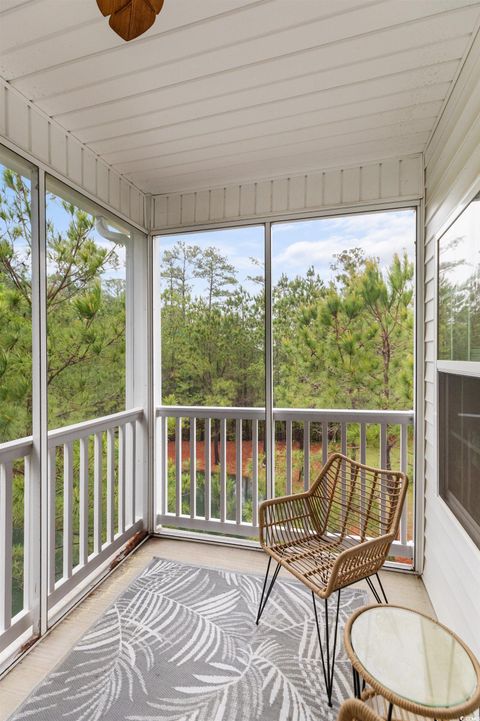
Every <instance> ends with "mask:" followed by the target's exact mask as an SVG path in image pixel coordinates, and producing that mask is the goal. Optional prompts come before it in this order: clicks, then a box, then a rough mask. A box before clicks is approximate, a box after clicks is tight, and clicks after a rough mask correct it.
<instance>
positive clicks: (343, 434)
mask: <svg viewBox="0 0 480 721" xmlns="http://www.w3.org/2000/svg"><path fill="white" fill-rule="evenodd" d="M340 449H341V453H342V454H343V455H344V456H346V455H347V424H346V423H341V424H340ZM341 477H342V508H341V512H340V518H341V522H342V525H343V523H344V521H345V511H346V507H347V475H346V467H345V463H342V474H341Z"/></svg>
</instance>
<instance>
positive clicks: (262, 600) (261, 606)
mask: <svg viewBox="0 0 480 721" xmlns="http://www.w3.org/2000/svg"><path fill="white" fill-rule="evenodd" d="M271 562H272V557H271V556H269V557H268V566H267V572H266V574H265V580H264V582H263V588H262V595H261V598H260V603H259V606H258V613H257V620H256V621H255V623H256V624H257V626H258V624H259V621H260V619H261V617H262V614H263V612H264V610H265V606H266V605H267V601H268V598H269V596H270V594H271V592H272V588H273V587H274V585H275V581H276V580H277V576H278V574H279V571H280V564H279V563H277V567H276V569H275V571H274V573H273V576H272V580H271V581H270V585H269V587H268V591H267V593H266V594H265V589H266V587H267V581H268V574H269V572H270V564H271Z"/></svg>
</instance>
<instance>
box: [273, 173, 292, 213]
mask: <svg viewBox="0 0 480 721" xmlns="http://www.w3.org/2000/svg"><path fill="white" fill-rule="evenodd" d="M288 190H289V179H288V178H281V179H280V180H275V181H274V182H273V184H272V212H274V213H283V212H284V211H285V210H288Z"/></svg>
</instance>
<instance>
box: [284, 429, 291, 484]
mask: <svg viewBox="0 0 480 721" xmlns="http://www.w3.org/2000/svg"><path fill="white" fill-rule="evenodd" d="M285 437H286V444H287V447H286V449H285V455H286V459H285V460H286V464H287V473H286V482H287V487H286V492H287V496H289V495H290V494H291V493H292V451H293V448H292V446H293V434H292V421H287V427H286V433H285Z"/></svg>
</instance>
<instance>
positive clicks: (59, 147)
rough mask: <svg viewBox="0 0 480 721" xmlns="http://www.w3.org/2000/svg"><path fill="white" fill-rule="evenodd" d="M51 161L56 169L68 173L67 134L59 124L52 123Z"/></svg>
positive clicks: (63, 173) (64, 173)
mask: <svg viewBox="0 0 480 721" xmlns="http://www.w3.org/2000/svg"><path fill="white" fill-rule="evenodd" d="M50 163H51V165H52V167H53V168H55V170H58V172H59V173H61V174H62V175H64V176H66V175H67V135H66V133H65V132H64V131H63V130H61V129H60V128H59V127H58V126H57V125H53V124H51V125H50Z"/></svg>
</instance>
